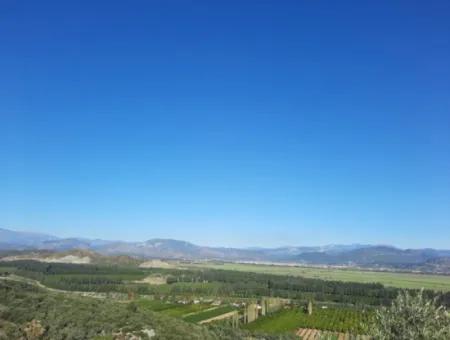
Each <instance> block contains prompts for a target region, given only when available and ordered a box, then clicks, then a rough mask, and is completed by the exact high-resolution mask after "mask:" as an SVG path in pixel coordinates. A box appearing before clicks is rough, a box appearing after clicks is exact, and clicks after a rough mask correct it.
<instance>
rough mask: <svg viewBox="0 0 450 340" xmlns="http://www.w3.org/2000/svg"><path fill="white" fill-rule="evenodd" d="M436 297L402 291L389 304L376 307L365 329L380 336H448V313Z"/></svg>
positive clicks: (431, 339)
mask: <svg viewBox="0 0 450 340" xmlns="http://www.w3.org/2000/svg"><path fill="white" fill-rule="evenodd" d="M436 302H437V299H436V298H435V299H433V300H431V299H428V298H426V297H425V296H424V294H423V290H421V291H419V292H417V294H410V293H409V292H408V291H402V292H400V293H399V295H398V296H397V298H396V299H395V300H394V301H393V302H392V305H391V306H390V307H387V308H386V307H384V308H381V309H379V310H378V311H377V312H376V313H375V318H374V322H373V324H372V325H371V326H369V328H368V331H369V332H370V333H371V334H372V335H373V336H374V337H375V338H376V339H380V340H391V339H392V340H393V339H395V340H422V339H423V340H446V339H450V315H449V314H448V312H447V311H446V310H445V308H444V307H443V306H438V305H437V303H436Z"/></svg>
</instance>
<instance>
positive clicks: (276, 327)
mask: <svg viewBox="0 0 450 340" xmlns="http://www.w3.org/2000/svg"><path fill="white" fill-rule="evenodd" d="M370 316H371V313H369V312H360V311H356V310H350V309H337V308H330V309H319V308H316V309H315V310H314V312H313V314H312V315H308V314H307V313H305V312H304V311H303V310H301V309H299V308H297V309H286V310H282V311H280V312H277V313H274V314H272V315H269V316H265V317H260V318H259V319H257V320H256V321H254V322H251V323H249V324H247V325H245V326H244V328H246V329H249V330H252V331H264V332H268V333H287V332H292V331H295V330H296V329H298V328H313V329H319V330H328V331H336V332H351V333H354V334H360V333H361V332H362V324H361V323H362V322H364V321H367V320H368V318H370Z"/></svg>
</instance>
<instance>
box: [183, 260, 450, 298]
mask: <svg viewBox="0 0 450 340" xmlns="http://www.w3.org/2000/svg"><path fill="white" fill-rule="evenodd" d="M183 265H184V266H186V265H185V264H183ZM188 266H189V267H191V268H193V267H195V268H211V269H223V270H236V271H242V272H252V273H266V274H276V275H292V276H302V277H307V278H315V279H322V280H337V281H347V282H360V283H374V282H377V283H381V284H383V285H385V286H391V287H398V288H411V289H420V288H425V289H432V290H440V291H450V276H449V275H432V274H416V273H399V272H376V271H368V270H356V269H337V268H316V267H294V266H283V265H265V264H244V263H222V264H218V263H208V262H204V263H195V264H189V265H188Z"/></svg>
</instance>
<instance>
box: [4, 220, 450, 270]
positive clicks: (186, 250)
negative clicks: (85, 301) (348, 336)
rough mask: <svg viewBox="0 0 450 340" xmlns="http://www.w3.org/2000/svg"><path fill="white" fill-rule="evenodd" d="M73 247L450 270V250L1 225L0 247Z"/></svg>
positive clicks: (191, 256) (204, 257) (171, 256)
mask: <svg viewBox="0 0 450 340" xmlns="http://www.w3.org/2000/svg"><path fill="white" fill-rule="evenodd" d="M73 249H82V250H90V251H95V252H97V253H100V254H102V255H128V256H133V257H139V258H162V259H185V260H220V261H250V262H273V263H275V262H282V263H298V264H304V265H331V266H358V267H366V268H384V269H390V268H392V269H405V270H418V271H426V272H450V250H437V249H399V248H395V247H391V246H377V245H365V244H353V245H327V246H322V247H279V248H247V249H242V248H224V247H206V246H198V245H195V244H192V243H189V242H185V241H178V240H171V239H152V240H148V241H144V242H124V241H105V240H99V239H95V240H91V239H85V238H58V237H55V236H52V235H46V234H40V233H29V232H18V231H12V230H7V229H1V228H0V250H3V251H11V250H50V251H67V250H73Z"/></svg>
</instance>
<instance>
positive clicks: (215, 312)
mask: <svg viewBox="0 0 450 340" xmlns="http://www.w3.org/2000/svg"><path fill="white" fill-rule="evenodd" d="M233 310H235V308H234V307H232V306H223V307H218V308H215V309H211V310H207V311H204V312H200V313H196V314H192V315H189V316H187V317H185V318H184V320H185V321H188V322H200V321H203V320H207V319H210V318H214V317H216V316H219V315H222V314H225V313H228V312H232V311H233Z"/></svg>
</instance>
